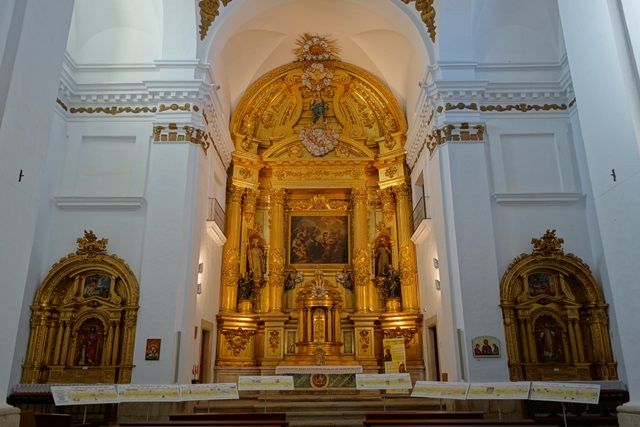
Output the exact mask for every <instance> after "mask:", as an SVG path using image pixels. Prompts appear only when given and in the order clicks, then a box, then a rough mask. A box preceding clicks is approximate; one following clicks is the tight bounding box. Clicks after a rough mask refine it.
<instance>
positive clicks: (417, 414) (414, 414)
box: [366, 411, 484, 420]
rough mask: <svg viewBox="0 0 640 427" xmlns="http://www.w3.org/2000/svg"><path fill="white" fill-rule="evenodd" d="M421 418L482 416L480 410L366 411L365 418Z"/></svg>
mask: <svg viewBox="0 0 640 427" xmlns="http://www.w3.org/2000/svg"><path fill="white" fill-rule="evenodd" d="M398 416H400V417H401V418H403V419H405V418H406V419H408V418H411V419H421V420H442V419H446V420H453V419H455V420H481V419H483V418H484V413H483V412H482V411H459V412H452V411H386V412H382V411H373V412H367V414H366V419H367V420H388V419H397V418H398Z"/></svg>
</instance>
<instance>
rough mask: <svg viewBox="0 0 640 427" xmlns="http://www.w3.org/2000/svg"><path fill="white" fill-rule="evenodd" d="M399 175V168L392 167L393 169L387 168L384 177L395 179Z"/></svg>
mask: <svg viewBox="0 0 640 427" xmlns="http://www.w3.org/2000/svg"><path fill="white" fill-rule="evenodd" d="M397 174H398V167H397V166H391V167H389V168H387V169H386V170H385V171H384V175H385V176H386V177H387V178H393V177H394V176H396V175H397Z"/></svg>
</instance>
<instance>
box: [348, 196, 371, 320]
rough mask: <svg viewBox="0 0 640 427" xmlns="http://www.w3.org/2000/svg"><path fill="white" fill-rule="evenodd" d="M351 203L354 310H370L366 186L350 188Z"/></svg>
mask: <svg viewBox="0 0 640 427" xmlns="http://www.w3.org/2000/svg"><path fill="white" fill-rule="evenodd" d="M351 200H352V203H353V253H354V255H355V256H354V258H353V270H354V281H355V285H356V286H355V297H356V302H355V309H356V312H364V311H371V309H372V305H371V295H372V294H374V292H373V289H372V284H371V280H370V271H369V262H370V261H369V251H368V250H367V244H368V238H367V236H368V231H369V193H368V191H367V189H366V188H353V189H352V190H351Z"/></svg>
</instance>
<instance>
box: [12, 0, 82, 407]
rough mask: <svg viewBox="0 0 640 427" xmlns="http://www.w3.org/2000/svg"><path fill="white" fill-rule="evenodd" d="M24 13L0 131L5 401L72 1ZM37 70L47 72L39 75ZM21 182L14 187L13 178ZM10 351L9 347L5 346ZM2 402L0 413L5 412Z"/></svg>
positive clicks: (35, 5)
mask: <svg viewBox="0 0 640 427" xmlns="http://www.w3.org/2000/svg"><path fill="white" fill-rule="evenodd" d="M21 5H23V6H24V7H25V12H24V20H23V22H22V26H21V30H20V31H21V33H20V36H19V43H18V44H17V46H16V48H17V50H16V55H15V60H14V63H13V66H12V67H11V68H10V69H9V70H8V71H6V72H7V73H9V75H10V78H11V85H10V87H8V90H7V92H6V94H3V96H4V95H6V98H4V100H6V105H7V106H10V108H7V109H6V110H5V112H4V116H3V119H2V126H1V127H0V194H1V195H2V208H1V209H0V224H1V225H2V236H1V238H0V271H2V277H1V278H0V295H1V297H0V313H2V327H1V328H0V342H3V343H5V345H4V346H0V366H2V367H3V369H0V393H3V395H5V396H6V395H8V391H9V389H10V387H11V386H12V385H13V384H12V383H11V380H12V378H15V377H16V375H17V374H18V372H17V369H19V368H16V367H17V366H19V363H20V361H18V362H17V363H13V366H14V368H13V369H11V368H10V366H12V362H14V351H15V348H14V346H13V343H14V342H16V339H17V334H18V331H19V323H18V322H19V321H20V319H21V309H22V307H23V301H24V298H25V287H24V284H25V283H26V280H27V276H28V271H29V258H30V255H31V252H32V247H33V242H34V237H35V232H36V221H37V214H38V209H39V202H40V197H41V196H40V192H41V189H42V183H43V181H44V179H46V177H45V167H46V158H47V152H48V149H49V138H50V136H51V129H52V123H53V115H54V113H53V109H54V108H55V97H56V93H57V90H58V83H59V78H60V70H61V68H62V57H63V54H64V47H65V44H66V39H67V35H68V28H69V23H70V19H71V10H72V7H73V2H72V1H69V0H67V1H64V0H62V1H59V2H56V3H55V4H54V3H51V2H45V3H42V4H41V3H36V2H26V4H25V2H22V3H21ZM42 64H47V66H46V67H43V66H42ZM2 72H3V73H4V72H5V71H4V70H3V71H2ZM21 169H22V170H23V174H24V177H23V179H22V181H21V182H18V177H19V173H20V170H21ZM6 343H10V345H6ZM5 406H6V403H5V401H4V399H1V400H0V407H5Z"/></svg>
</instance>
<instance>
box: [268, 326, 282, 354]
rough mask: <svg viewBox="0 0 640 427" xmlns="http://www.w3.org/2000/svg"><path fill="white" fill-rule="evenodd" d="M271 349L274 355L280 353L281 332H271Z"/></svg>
mask: <svg viewBox="0 0 640 427" xmlns="http://www.w3.org/2000/svg"><path fill="white" fill-rule="evenodd" d="M269 347H270V348H271V351H272V352H274V353H275V352H276V351H278V348H280V332H278V331H269Z"/></svg>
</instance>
